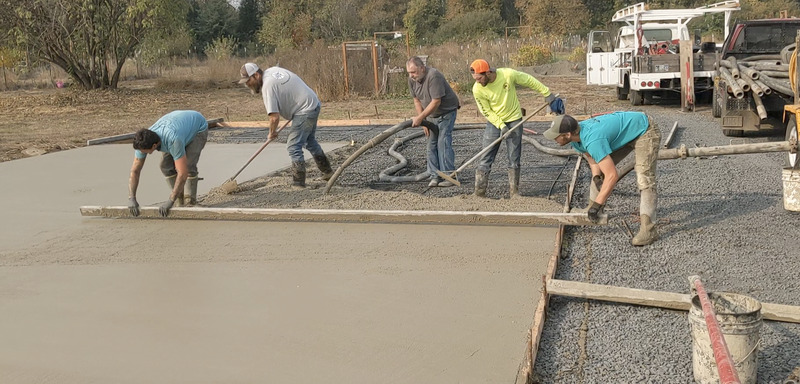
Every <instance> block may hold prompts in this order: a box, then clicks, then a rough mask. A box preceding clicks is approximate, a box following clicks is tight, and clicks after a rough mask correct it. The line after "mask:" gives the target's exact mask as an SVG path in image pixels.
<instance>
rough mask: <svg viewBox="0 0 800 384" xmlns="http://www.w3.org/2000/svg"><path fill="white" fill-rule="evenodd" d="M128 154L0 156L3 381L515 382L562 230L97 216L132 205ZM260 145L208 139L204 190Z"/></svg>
mask: <svg viewBox="0 0 800 384" xmlns="http://www.w3.org/2000/svg"><path fill="white" fill-rule="evenodd" d="M115 147H116V146H99V147H89V148H81V149H78V150H72V151H66V152H60V153H54V154H48V155H44V156H41V157H36V158H29V159H24V160H20V161H14V162H7V163H0V179H2V180H3V183H4V187H5V188H3V189H2V191H0V209H2V211H3V212H4V214H3V216H2V218H0V225H2V229H3V230H2V231H0V233H2V234H1V235H0V236H2V237H0V241H1V242H0V313H2V314H3V315H2V316H0V340H2V342H1V343H0V382H3V383H5V382H10V383H41V382H58V383H108V382H116V383H128V382H130V383H142V382H148V383H218V382H227V383H237V382H241V383H250V382H317V381H320V382H321V381H326V382H390V383H391V382H466V383H469V382H475V383H485V382H511V381H513V380H514V379H515V377H516V373H517V368H518V366H519V363H520V362H521V361H522V359H523V356H524V348H525V343H526V334H527V330H528V328H529V327H530V322H531V319H532V315H533V311H534V308H535V306H536V299H537V298H538V290H539V287H540V285H541V281H540V276H541V275H542V274H544V271H545V269H546V263H547V259H548V257H549V255H550V254H551V253H552V251H553V246H554V244H553V241H554V240H553V239H554V237H555V232H556V229H555V228H532V227H481V226H474V227H463V226H446V225H401V224H340V223H271V222H270V223H262V222H210V221H170V220H156V221H153V220H133V219H101V218H81V216H80V214H79V212H78V207H79V206H80V205H120V204H124V203H125V202H126V200H127V177H128V170H129V168H130V162H131V159H132V153H131V151H129V150H127V149H124V148H115ZM257 147H258V145H230V146H225V145H213V144H209V147H208V148H207V150H206V151H204V154H203V159H202V160H201V163H200V169H201V174H202V175H203V177H206V180H205V181H204V182H202V183H201V192H202V191H205V190H208V189H209V188H211V187H214V186H217V185H219V184H221V183H222V182H223V181H224V180H225V179H227V178H228V177H230V176H231V175H232V173H234V172H235V171H236V170H237V169H238V167H240V166H241V165H242V164H244V162H245V161H246V160H247V158H248V157H249V156H250V155H251V154H252V153H253V152H254V151H255V149H256V148H257ZM329 148H330V147H328V148H326V149H329ZM153 160H156V159H150V161H149V162H148V163H147V164H146V167H145V168H146V169H145V171H144V174H143V176H144V179H143V180H142V184H141V186H140V190H141V193H140V194H139V195H140V197H141V198H140V200H141V202H142V203H143V204H153V203H157V202H159V201H161V200H163V199H164V198H165V196H166V193H167V192H168V191H167V188H166V185H165V182H164V181H163V178H162V177H161V176H160V172H159V171H158V164H157V161H153ZM288 164H289V159H288V156H287V155H286V152H285V148H284V147H283V146H276V147H272V148H270V147H268V148H267V149H266V150H265V152H264V153H262V154H261V155H260V156H259V158H257V159H256V161H255V162H254V163H253V164H251V166H250V167H251V168H250V169H249V170H247V171H245V172H252V173H243V176H242V178H240V179H239V180H245V179H247V178H251V177H253V176H258V175H263V174H265V173H268V172H270V171H272V170H275V169H279V168H282V167H285V166H288Z"/></svg>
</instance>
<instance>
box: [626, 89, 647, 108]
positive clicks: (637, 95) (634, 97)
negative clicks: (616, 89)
mask: <svg viewBox="0 0 800 384" xmlns="http://www.w3.org/2000/svg"><path fill="white" fill-rule="evenodd" d="M628 95H629V96H630V99H631V105H642V102H643V101H644V99H643V98H642V92H640V91H637V90H633V89H631V91H630V93H629V94H628Z"/></svg>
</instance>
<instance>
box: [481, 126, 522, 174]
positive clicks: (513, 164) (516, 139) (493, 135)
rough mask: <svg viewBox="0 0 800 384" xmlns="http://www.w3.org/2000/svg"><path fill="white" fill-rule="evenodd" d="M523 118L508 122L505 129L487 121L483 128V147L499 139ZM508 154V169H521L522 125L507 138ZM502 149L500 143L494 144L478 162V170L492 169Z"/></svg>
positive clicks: (487, 170)
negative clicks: (498, 152) (500, 128)
mask: <svg viewBox="0 0 800 384" xmlns="http://www.w3.org/2000/svg"><path fill="white" fill-rule="evenodd" d="M521 122H522V119H519V120H515V121H511V122H506V127H505V128H503V130H499V129H497V127H495V126H494V125H492V123H486V129H484V130H483V145H482V147H483V148H486V147H488V146H489V144H491V143H492V142H494V141H495V140H497V138H499V137H500V136H502V135H503V134H505V133H506V132H508V130H509V129H511V127H514V126H516V125H517V124H519V123H521ZM504 141H505V142H506V154H507V155H508V169H519V163H520V158H521V157H522V127H517V129H515V130H514V131H513V132H511V134H509V135H508V136H507V137H506V138H505V140H504ZM499 149H500V143H497V144H495V145H494V146H492V149H490V150H489V151H488V152H486V153H484V154H483V156H482V157H481V160H480V162H478V170H480V171H483V172H489V171H490V170H491V169H492V163H494V158H495V156H497V151H498V150H499Z"/></svg>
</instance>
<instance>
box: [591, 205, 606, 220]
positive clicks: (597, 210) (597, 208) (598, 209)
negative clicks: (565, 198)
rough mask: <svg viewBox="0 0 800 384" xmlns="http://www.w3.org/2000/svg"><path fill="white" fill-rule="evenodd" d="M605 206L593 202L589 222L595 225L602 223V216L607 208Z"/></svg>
mask: <svg viewBox="0 0 800 384" xmlns="http://www.w3.org/2000/svg"><path fill="white" fill-rule="evenodd" d="M605 207H606V206H605V204H600V203H598V202H596V201H592V204H591V205H589V211H588V212H587V213H588V214H589V220H591V221H592V222H593V223H597V222H598V221H600V215H601V214H602V213H603V208H605Z"/></svg>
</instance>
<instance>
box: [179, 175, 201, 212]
mask: <svg viewBox="0 0 800 384" xmlns="http://www.w3.org/2000/svg"><path fill="white" fill-rule="evenodd" d="M198 181H200V179H198V178H197V176H194V177H192V176H189V178H188V179H186V194H185V198H184V200H183V205H185V206H187V207H192V206H195V205H197V182H198Z"/></svg>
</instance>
